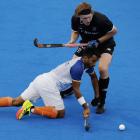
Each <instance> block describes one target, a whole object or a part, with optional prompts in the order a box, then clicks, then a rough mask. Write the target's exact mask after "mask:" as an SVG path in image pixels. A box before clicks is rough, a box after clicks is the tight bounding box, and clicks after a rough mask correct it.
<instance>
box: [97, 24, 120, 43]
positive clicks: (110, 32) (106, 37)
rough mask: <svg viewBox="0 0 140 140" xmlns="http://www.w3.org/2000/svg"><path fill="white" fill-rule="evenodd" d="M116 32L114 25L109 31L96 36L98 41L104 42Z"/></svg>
mask: <svg viewBox="0 0 140 140" xmlns="http://www.w3.org/2000/svg"><path fill="white" fill-rule="evenodd" d="M116 33H117V28H116V27H115V26H113V28H112V30H111V31H109V32H107V33H106V34H105V35H103V36H102V37H100V38H98V40H99V42H100V43H104V42H105V41H107V40H108V39H110V38H111V37H113V36H114V35H115V34H116Z"/></svg>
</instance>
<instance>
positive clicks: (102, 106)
mask: <svg viewBox="0 0 140 140" xmlns="http://www.w3.org/2000/svg"><path fill="white" fill-rule="evenodd" d="M104 112H105V108H104V105H98V106H97V108H96V114H102V113H104Z"/></svg>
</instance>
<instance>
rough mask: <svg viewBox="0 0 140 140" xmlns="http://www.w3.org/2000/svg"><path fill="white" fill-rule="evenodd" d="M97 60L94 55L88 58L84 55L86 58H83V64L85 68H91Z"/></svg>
mask: <svg viewBox="0 0 140 140" xmlns="http://www.w3.org/2000/svg"><path fill="white" fill-rule="evenodd" d="M97 60H98V58H97V56H96V55H93V56H92V57H90V58H88V57H86V58H85V61H84V62H85V66H86V67H87V68H91V67H93V66H95V65H96V62H97Z"/></svg>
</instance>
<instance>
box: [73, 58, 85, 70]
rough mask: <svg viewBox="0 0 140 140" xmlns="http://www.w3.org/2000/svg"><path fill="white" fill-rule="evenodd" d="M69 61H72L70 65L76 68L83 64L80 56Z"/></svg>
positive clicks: (81, 66)
mask: <svg viewBox="0 0 140 140" xmlns="http://www.w3.org/2000/svg"><path fill="white" fill-rule="evenodd" d="M71 61H72V62H73V65H72V67H76V68H78V69H83V67H84V64H83V61H82V59H81V57H78V58H74V59H72V60H71Z"/></svg>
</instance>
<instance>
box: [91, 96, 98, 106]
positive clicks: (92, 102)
mask: <svg viewBox="0 0 140 140" xmlns="http://www.w3.org/2000/svg"><path fill="white" fill-rule="evenodd" d="M99 101H100V100H99V98H96V97H95V98H94V99H93V100H92V101H91V105H92V106H97V105H98V104H99Z"/></svg>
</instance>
